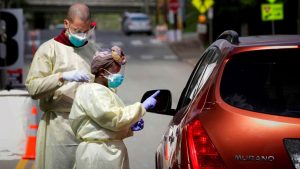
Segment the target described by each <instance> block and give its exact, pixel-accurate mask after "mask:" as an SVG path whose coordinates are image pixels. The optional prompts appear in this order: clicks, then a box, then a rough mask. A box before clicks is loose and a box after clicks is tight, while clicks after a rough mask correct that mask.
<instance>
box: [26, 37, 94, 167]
mask: <svg viewBox="0 0 300 169" xmlns="http://www.w3.org/2000/svg"><path fill="white" fill-rule="evenodd" d="M95 52H96V48H95V45H93V44H92V43H90V42H89V43H87V44H86V45H84V46H83V47H80V48H73V47H70V46H66V45H64V44H62V43H60V42H57V41H55V40H54V39H51V40H49V41H47V42H45V43H43V44H42V45H41V46H40V47H39V49H38V50H37V52H36V53H35V55H34V58H33V61H32V64H31V67H30V70H29V72H28V76H27V79H26V83H25V85H26V87H27V90H28V92H29V94H30V95H31V96H32V97H33V98H34V99H39V104H40V108H41V110H42V111H43V112H44V114H43V117H42V119H41V121H40V123H39V128H38V133H37V148H36V168H37V169H71V168H73V166H74V163H75V151H76V149H77V146H78V143H79V142H78V140H77V139H76V138H75V135H74V133H73V132H72V129H71V127H70V122H69V119H68V116H69V112H70V110H71V107H72V103H73V98H74V96H75V91H76V89H77V87H78V86H79V85H80V84H81V83H79V82H64V84H63V85H62V86H60V85H59V83H58V82H59V81H58V79H59V73H62V72H66V71H71V70H75V69H78V70H82V71H85V72H87V73H88V72H90V63H91V61H92V58H93V55H94V54H95ZM93 78H94V77H93V75H91V80H93Z"/></svg>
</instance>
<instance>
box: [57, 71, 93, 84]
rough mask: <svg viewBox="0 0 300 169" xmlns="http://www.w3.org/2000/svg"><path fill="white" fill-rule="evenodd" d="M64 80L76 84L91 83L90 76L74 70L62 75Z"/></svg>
mask: <svg viewBox="0 0 300 169" xmlns="http://www.w3.org/2000/svg"><path fill="white" fill-rule="evenodd" d="M62 78H63V79H64V80H66V81H70V82H71V81H76V82H87V81H89V76H88V74H87V73H85V72H83V71H80V70H72V71H69V72H64V73H62Z"/></svg>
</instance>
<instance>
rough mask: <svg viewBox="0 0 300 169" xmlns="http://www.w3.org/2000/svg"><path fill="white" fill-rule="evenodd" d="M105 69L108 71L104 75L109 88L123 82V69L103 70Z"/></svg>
mask: <svg viewBox="0 0 300 169" xmlns="http://www.w3.org/2000/svg"><path fill="white" fill-rule="evenodd" d="M104 70H105V69H104ZM105 71H106V72H108V73H109V75H108V76H104V77H105V78H106V79H107V80H108V82H107V83H108V87H109V88H117V87H119V86H120V85H121V84H122V83H123V81H124V69H122V71H121V72H123V73H111V72H109V71H108V70H105Z"/></svg>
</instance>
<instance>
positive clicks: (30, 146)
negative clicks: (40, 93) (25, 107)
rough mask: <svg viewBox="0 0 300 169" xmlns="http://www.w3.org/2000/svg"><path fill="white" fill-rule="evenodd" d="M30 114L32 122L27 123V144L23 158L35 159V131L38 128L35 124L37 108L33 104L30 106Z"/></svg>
mask: <svg viewBox="0 0 300 169" xmlns="http://www.w3.org/2000/svg"><path fill="white" fill-rule="evenodd" d="M31 114H32V115H33V117H34V118H31V119H33V120H32V121H33V123H30V124H29V130H30V132H29V135H28V139H27V146H26V152H25V154H24V155H23V157H22V158H23V159H35V145H36V132H37V129H38V125H37V118H36V116H37V110H36V107H35V106H32V108H31Z"/></svg>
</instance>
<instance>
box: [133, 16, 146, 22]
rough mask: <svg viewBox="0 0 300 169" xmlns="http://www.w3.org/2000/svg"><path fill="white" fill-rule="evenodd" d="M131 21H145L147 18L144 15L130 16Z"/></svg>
mask: <svg viewBox="0 0 300 169" xmlns="http://www.w3.org/2000/svg"><path fill="white" fill-rule="evenodd" d="M130 19H131V20H132V21H147V20H149V18H148V17H146V16H133V17H131V18H130Z"/></svg>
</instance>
